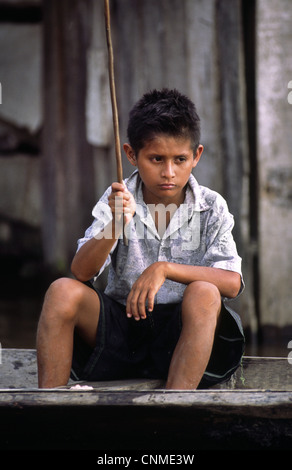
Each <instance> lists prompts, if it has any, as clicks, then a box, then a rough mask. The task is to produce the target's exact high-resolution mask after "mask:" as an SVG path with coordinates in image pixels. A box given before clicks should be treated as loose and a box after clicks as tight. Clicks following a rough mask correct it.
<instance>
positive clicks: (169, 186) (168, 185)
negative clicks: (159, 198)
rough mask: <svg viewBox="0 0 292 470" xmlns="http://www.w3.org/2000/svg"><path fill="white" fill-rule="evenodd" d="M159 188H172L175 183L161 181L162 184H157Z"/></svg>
mask: <svg viewBox="0 0 292 470" xmlns="http://www.w3.org/2000/svg"><path fill="white" fill-rule="evenodd" d="M159 188H160V189H164V190H166V189H174V188H175V184H173V183H163V184H159Z"/></svg>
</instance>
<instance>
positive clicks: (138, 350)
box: [71, 290, 244, 388]
mask: <svg viewBox="0 0 292 470" xmlns="http://www.w3.org/2000/svg"><path fill="white" fill-rule="evenodd" d="M96 292H97V295H98V296H99V300H100V306H101V308H100V317H99V323H98V331H97V337H96V346H95V348H94V349H93V350H92V348H90V347H89V346H88V345H87V344H86V343H85V342H84V341H83V340H82V339H81V338H80V337H79V336H78V334H76V333H75V335H74V350H73V360H72V370H71V378H72V379H73V380H85V381H93V382H94V381H110V380H123V379H131V378H149V379H166V378H167V375H168V369H169V365H170V361H171V358H172V354H173V352H174V349H175V346H176V344H177V341H178V339H179V336H180V332H181V326H182V324H181V303H179V304H163V305H155V307H154V310H153V312H151V313H149V312H147V318H146V319H143V320H140V321H137V320H135V319H134V318H128V317H127V316H126V308H125V306H124V305H121V304H119V303H118V302H116V301H115V300H113V299H111V298H110V297H108V296H107V295H105V294H104V293H103V292H100V291H97V290H96ZM243 352H244V335H243V330H242V325H241V321H240V318H239V316H238V315H237V314H236V313H235V312H234V311H233V310H231V309H230V308H229V307H226V306H225V305H224V303H223V302H222V310H221V314H220V317H219V322H218V326H217V329H216V334H215V339H214V344H213V349H212V353H211V357H210V361H209V364H208V366H207V369H206V371H205V373H204V376H203V378H202V380H201V383H200V385H199V388H207V387H209V386H211V385H214V384H216V383H219V382H223V381H226V380H227V379H228V378H229V377H230V376H231V375H232V374H233V372H234V371H235V370H236V369H237V367H238V366H239V365H240V362H241V358H242V355H243Z"/></svg>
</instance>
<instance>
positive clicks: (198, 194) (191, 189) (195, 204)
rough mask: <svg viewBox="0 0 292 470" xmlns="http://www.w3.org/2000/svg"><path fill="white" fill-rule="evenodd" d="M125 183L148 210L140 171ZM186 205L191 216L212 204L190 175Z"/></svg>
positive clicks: (135, 172) (136, 171)
mask: <svg viewBox="0 0 292 470" xmlns="http://www.w3.org/2000/svg"><path fill="white" fill-rule="evenodd" d="M125 182H126V185H127V188H128V190H129V191H130V192H131V193H132V194H133V195H134V197H135V199H136V201H137V202H138V203H139V205H145V209H146V204H145V203H144V199H143V191H142V180H141V178H140V175H139V173H138V170H135V171H134V172H133V173H132V174H131V175H130V176H129V178H127V180H126V181H125ZM185 203H186V204H188V207H189V211H190V213H189V215H191V213H193V211H197V212H202V211H206V210H208V209H210V207H211V204H210V202H209V201H208V200H207V198H206V194H205V187H204V186H200V185H199V183H198V181H197V180H196V178H195V177H194V175H193V174H191V175H190V177H189V180H188V183H187V188H186V195H185ZM145 215H146V213H145Z"/></svg>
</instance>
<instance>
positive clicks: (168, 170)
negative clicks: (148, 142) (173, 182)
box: [161, 162, 175, 178]
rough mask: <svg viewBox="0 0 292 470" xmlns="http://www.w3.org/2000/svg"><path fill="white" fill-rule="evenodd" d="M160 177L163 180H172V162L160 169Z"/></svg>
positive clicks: (173, 173)
mask: <svg viewBox="0 0 292 470" xmlns="http://www.w3.org/2000/svg"><path fill="white" fill-rule="evenodd" d="M161 176H162V177H164V178H173V177H174V176H175V172H174V165H173V163H172V162H165V163H164V165H163V167H162V172H161Z"/></svg>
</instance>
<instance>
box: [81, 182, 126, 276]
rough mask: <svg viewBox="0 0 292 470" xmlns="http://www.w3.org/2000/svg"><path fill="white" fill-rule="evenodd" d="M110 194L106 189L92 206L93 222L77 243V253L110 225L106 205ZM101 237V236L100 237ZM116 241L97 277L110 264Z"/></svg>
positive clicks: (108, 209) (108, 211) (109, 214)
mask: <svg viewBox="0 0 292 470" xmlns="http://www.w3.org/2000/svg"><path fill="white" fill-rule="evenodd" d="M110 192H111V188H108V189H107V190H106V192H105V193H104V194H103V196H102V197H101V198H100V200H99V201H98V202H97V204H96V205H95V206H94V208H93V210H92V215H93V218H94V219H93V222H92V224H91V225H90V227H88V228H87V229H86V231H85V234H84V236H83V237H82V238H80V239H79V240H78V241H77V251H78V250H80V248H81V247H82V246H83V245H84V244H85V243H86V242H88V241H89V240H91V239H92V238H97V239H98V238H99V235H100V236H101V233H102V231H103V230H104V228H105V227H106V225H108V224H109V223H110V221H111V220H112V212H111V209H110V207H109V205H108V196H109V194H110ZM102 236H103V235H102ZM117 243H118V241H116V242H115V244H114V246H113V247H112V249H111V251H110V254H109V255H108V257H107V259H106V261H105V263H104V265H103V266H102V267H101V269H100V270H99V272H98V274H97V276H99V275H100V274H101V273H102V272H103V271H104V269H105V268H106V267H107V266H108V265H109V264H110V262H111V253H112V252H113V251H114V249H115V248H116V245H117Z"/></svg>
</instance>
